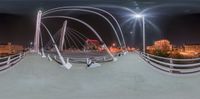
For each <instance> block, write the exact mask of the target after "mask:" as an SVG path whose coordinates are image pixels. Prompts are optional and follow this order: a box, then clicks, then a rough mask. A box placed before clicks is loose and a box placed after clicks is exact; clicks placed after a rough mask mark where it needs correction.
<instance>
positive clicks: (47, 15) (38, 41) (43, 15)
mask: <svg viewBox="0 0 200 99" xmlns="http://www.w3.org/2000/svg"><path fill="white" fill-rule="evenodd" d="M66 11H81V12H86V13H91V14H95V15H98V16H100V17H102V18H103V19H105V20H106V22H108V23H109V24H110V26H111V28H112V29H113V32H114V33H115V36H116V38H117V40H118V43H119V46H120V47H121V48H126V43H125V40H124V36H123V33H122V29H121V27H120V25H119V23H118V21H117V20H116V19H115V17H114V16H113V15H112V14H110V13H109V12H108V11H106V10H104V9H100V8H96V7H89V6H65V7H58V8H53V9H50V10H47V11H44V12H42V11H41V10H40V11H38V14H37V22H36V32H35V39H34V51H35V52H37V53H40V49H41V54H42V57H46V55H45V51H44V50H45V49H44V48H43V46H44V44H43V41H42V34H41V28H44V29H45V30H46V32H47V33H48V35H49V37H50V38H51V41H52V44H53V47H54V49H55V50H56V52H57V54H58V58H59V63H61V64H62V65H63V66H64V67H66V68H67V69H70V68H71V66H72V65H71V64H70V63H69V60H70V57H68V58H64V57H63V55H62V54H61V53H62V52H63V48H64V43H65V42H69V39H71V41H72V42H73V43H74V44H75V40H77V39H78V38H79V39H83V38H80V37H81V35H82V34H81V33H80V32H78V33H75V34H69V33H67V32H69V28H68V26H67V22H68V21H67V20H73V21H76V22H79V23H80V24H83V25H84V26H86V27H87V28H88V29H90V30H91V31H92V32H93V33H94V34H95V35H96V37H97V38H98V40H99V41H100V43H101V44H102V46H103V47H104V48H105V49H106V51H107V53H108V55H109V56H110V57H111V60H113V61H116V60H117V58H115V55H113V53H111V52H110V50H109V49H108V47H107V45H106V44H105V42H104V41H103V39H102V37H101V36H100V35H99V33H98V32H97V31H96V30H95V29H94V28H93V27H92V26H91V25H89V24H88V23H86V22H84V21H83V20H80V19H78V18H75V17H70V16H66V15H63V16H59V15H52V14H56V12H66ZM102 13H104V14H107V15H108V16H110V17H111V18H112V21H114V22H115V24H116V25H117V28H116V27H114V25H113V23H112V22H111V21H110V19H108V18H107V17H106V16H105V15H104V14H102ZM44 19H45V20H46V19H65V21H64V22H63V27H62V28H61V29H60V30H59V31H58V33H60V36H59V40H58V41H57V40H55V38H54V36H52V33H51V31H50V30H49V29H48V27H47V26H46V25H45V24H44V23H43V21H42V20H44ZM72 30H73V29H72ZM117 30H118V31H119V33H120V35H119V34H118V33H117ZM74 31H76V32H77V30H74ZM66 35H71V36H66ZM76 36H78V37H76ZM67 37H68V39H67V40H68V41H67V40H66V38H67ZM73 37H75V38H73ZM77 41H78V42H79V43H81V41H80V40H77ZM57 42H59V43H57ZM57 44H59V46H57ZM40 45H41V47H42V48H40ZM75 45H76V44H75ZM50 56H51V55H48V58H50ZM58 58H55V59H58ZM79 59H80V58H79ZM99 59H101V60H106V58H105V57H103V58H99V57H96V58H93V61H94V60H99ZM50 60H51V59H50ZM71 60H76V58H73V59H71ZM109 60H110V59H109ZM85 62H86V63H90V62H92V59H91V58H85Z"/></svg>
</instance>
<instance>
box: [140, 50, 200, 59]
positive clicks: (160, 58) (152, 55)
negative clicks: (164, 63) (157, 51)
mask: <svg viewBox="0 0 200 99" xmlns="http://www.w3.org/2000/svg"><path fill="white" fill-rule="evenodd" d="M141 53H142V54H146V55H149V56H151V57H155V58H160V59H164V60H173V61H198V60H199V61H200V58H192V59H176V58H166V57H161V56H156V55H152V54H148V53H143V52H141Z"/></svg>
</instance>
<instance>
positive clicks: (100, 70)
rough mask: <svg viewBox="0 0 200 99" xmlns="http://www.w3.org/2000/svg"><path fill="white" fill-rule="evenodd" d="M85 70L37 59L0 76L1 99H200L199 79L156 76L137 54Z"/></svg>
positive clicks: (34, 56)
mask: <svg viewBox="0 0 200 99" xmlns="http://www.w3.org/2000/svg"><path fill="white" fill-rule="evenodd" d="M102 65H103V66H101V67H97V68H91V69H86V68H85V67H86V65H83V64H82V65H80V64H73V67H72V69H71V70H66V69H64V68H63V67H61V66H60V65H58V64H57V63H55V62H49V61H48V60H47V59H42V58H41V57H40V56H38V55H31V54H29V55H27V56H26V57H25V58H24V59H23V60H22V61H21V62H20V63H18V64H17V65H15V66H14V67H11V68H10V69H8V70H6V71H3V72H0V98H1V99H200V94H199V92H200V75H194V76H186V77H176V76H169V75H166V74H164V73H160V72H157V71H156V70H154V69H152V67H151V66H149V64H147V63H145V62H144V61H143V60H142V59H141V58H140V57H139V56H138V55H137V54H128V55H127V56H122V57H120V58H118V61H117V62H109V63H104V64H102Z"/></svg>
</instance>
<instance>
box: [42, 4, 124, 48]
mask: <svg viewBox="0 0 200 99" xmlns="http://www.w3.org/2000/svg"><path fill="white" fill-rule="evenodd" d="M69 8H71V9H72V8H76V9H77V8H79V9H89V10H90V11H92V10H98V11H101V12H104V13H106V14H107V15H109V16H110V17H111V18H112V19H113V20H114V22H115V23H116V24H117V27H118V29H119V32H120V34H121V37H122V40H123V44H124V47H125V48H126V42H125V39H124V35H123V32H122V29H121V26H120V25H119V22H118V21H117V19H116V18H115V17H114V16H113V15H112V14H111V13H110V12H108V11H106V10H104V9H101V8H97V7H91V6H63V7H57V8H52V9H49V10H47V11H45V12H44V13H43V15H42V16H45V15H47V14H49V13H52V12H54V11H61V10H64V9H69ZM95 12H96V11H95ZM96 13H98V12H96ZM99 14H101V13H99Z"/></svg>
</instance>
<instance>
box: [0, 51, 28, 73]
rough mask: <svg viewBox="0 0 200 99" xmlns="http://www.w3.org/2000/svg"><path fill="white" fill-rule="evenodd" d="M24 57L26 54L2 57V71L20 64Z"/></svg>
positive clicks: (0, 61)
mask: <svg viewBox="0 0 200 99" xmlns="http://www.w3.org/2000/svg"><path fill="white" fill-rule="evenodd" d="M24 56H25V53H19V54H15V55H10V56H5V57H0V71H3V70H6V69H8V68H10V67H12V66H13V65H14V64H16V63H18V62H19V61H20V60H21V59H22V58H23V57H24Z"/></svg>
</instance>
